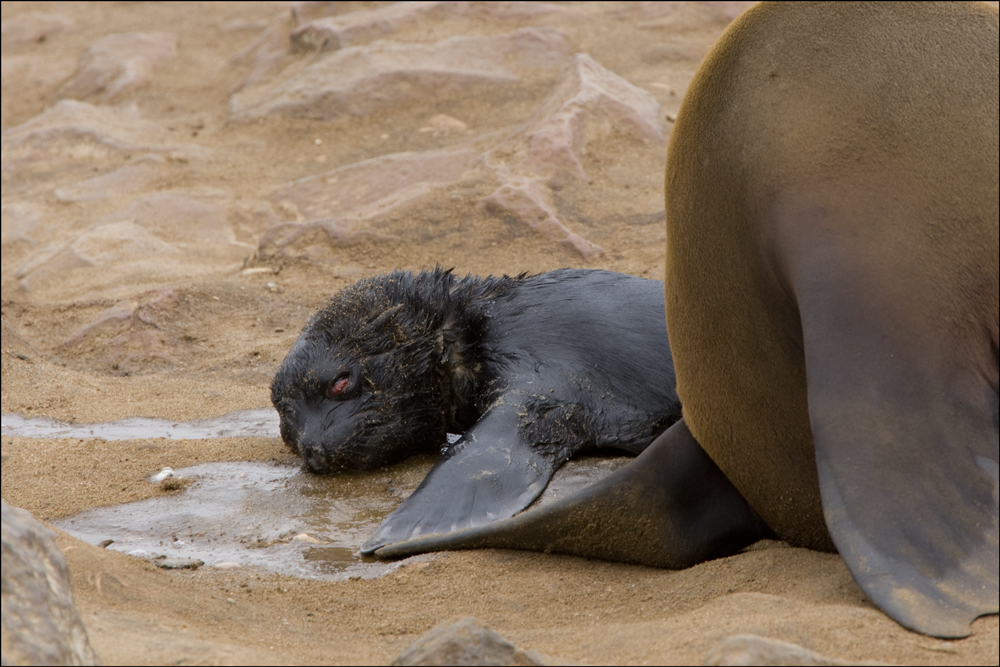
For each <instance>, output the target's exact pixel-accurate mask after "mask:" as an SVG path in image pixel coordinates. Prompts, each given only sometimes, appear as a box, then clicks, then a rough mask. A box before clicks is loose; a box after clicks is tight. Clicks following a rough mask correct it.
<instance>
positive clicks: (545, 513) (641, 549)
mask: <svg viewBox="0 0 1000 667" xmlns="http://www.w3.org/2000/svg"><path fill="white" fill-rule="evenodd" d="M773 536H774V534H773V533H772V532H771V530H770V529H769V528H768V527H767V526H766V524H764V522H763V521H762V520H761V518H760V516H759V515H758V514H757V513H756V512H755V511H754V510H753V508H751V507H750V505H749V504H747V502H746V500H744V499H743V497H742V496H741V495H740V494H739V492H738V491H737V490H736V489H735V488H734V487H733V485H732V484H731V483H730V482H729V480H728V479H726V477H725V475H723V474H722V472H721V471H720V470H719V468H718V466H716V465H715V464H714V463H713V462H712V460H711V459H710V458H708V456H707V455H706V454H705V452H704V450H702V449H701V447H699V446H698V443H697V442H695V440H694V438H692V437H691V432H690V431H689V430H688V429H687V427H686V426H685V425H684V422H683V421H679V422H677V423H675V424H674V425H673V426H671V427H670V428H669V429H667V431H666V432H665V433H664V434H663V435H661V436H660V437H659V438H657V439H656V440H655V441H654V442H653V443H652V444H651V445H650V446H649V447H648V448H646V450H645V451H644V452H643V453H642V454H640V455H639V456H638V457H637V458H636V459H635V461H632V462H630V463H628V464H627V465H625V466H623V467H622V468H620V469H618V470H617V471H615V472H614V473H612V474H611V475H609V476H607V477H605V478H604V479H602V480H601V481H599V482H596V483H594V484H591V485H590V486H588V487H586V488H585V489H582V490H580V491H577V492H576V493H574V494H571V495H570V496H567V497H566V498H563V499H561V500H559V501H556V502H554V503H552V504H551V505H546V506H543V507H540V508H534V509H529V510H528V511H526V512H524V513H522V514H519V515H518V516H515V517H514V518H512V519H507V520H505V521H498V522H495V523H492V524H488V525H484V526H479V527H476V528H469V529H466V530H459V531H455V532H451V533H439V534H436V535H425V536H422V537H419V538H416V539H411V540H407V541H403V542H397V543H394V544H390V545H388V546H384V547H382V548H380V549H378V550H377V551H375V555H376V556H378V557H379V558H399V557H403V556H409V555H411V554H415V553H424V552H428V551H442V550H445V549H478V548H483V547H494V548H506V549H527V550H532V551H545V552H553V553H564V554H572V555H576V556H586V557H589V558H602V559H605V560H613V561H620V562H626V563H636V564H640V565H649V566H653V567H666V568H683V567H689V566H691V565H694V564H695V563H699V562H701V561H704V560H707V559H711V558H718V557H721V556H727V555H730V554H733V553H735V552H737V551H738V550H739V549H741V548H743V547H745V546H747V545H748V544H751V543H753V542H755V541H757V540H759V539H763V538H768V537H773Z"/></svg>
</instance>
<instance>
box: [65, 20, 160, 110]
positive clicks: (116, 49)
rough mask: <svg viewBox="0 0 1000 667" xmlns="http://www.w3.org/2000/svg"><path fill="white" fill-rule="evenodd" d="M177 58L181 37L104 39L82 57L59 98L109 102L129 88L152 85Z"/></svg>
mask: <svg viewBox="0 0 1000 667" xmlns="http://www.w3.org/2000/svg"><path fill="white" fill-rule="evenodd" d="M176 56H177V35H174V34H172V33H166V32H125V33H118V34H114V35H106V36H104V37H101V38H100V39H98V40H97V41H95V42H92V43H91V44H90V46H88V47H87V49H86V50H85V51H84V52H83V54H82V55H81V56H80V63H79V65H78V67H77V71H76V73H75V74H74V75H73V77H72V78H71V79H70V80H69V81H67V82H66V83H64V84H63V85H62V87H60V88H59V92H58V96H59V97H61V98H70V99H77V100H86V99H94V100H99V101H101V102H109V101H112V100H113V99H115V98H116V97H118V96H119V95H120V94H121V93H122V92H124V91H126V90H128V89H129V88H137V87H139V86H142V85H145V84H147V83H149V81H150V80H151V78H152V76H153V71H154V70H155V69H156V68H157V67H159V66H161V65H163V64H164V63H165V62H167V61H169V60H170V59H172V58H174V57H176Z"/></svg>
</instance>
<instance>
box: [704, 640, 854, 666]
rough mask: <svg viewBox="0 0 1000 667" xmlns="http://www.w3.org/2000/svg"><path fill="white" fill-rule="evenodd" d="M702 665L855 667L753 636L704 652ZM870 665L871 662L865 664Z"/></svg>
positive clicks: (803, 649) (799, 647) (793, 645)
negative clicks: (838, 666) (842, 666)
mask: <svg viewBox="0 0 1000 667" xmlns="http://www.w3.org/2000/svg"><path fill="white" fill-rule="evenodd" d="M702 664H703V665H857V664H866V663H858V662H847V661H845V660H836V659H834V658H827V657H826V656H823V655H820V654H819V653H814V652H813V651H810V650H809V649H806V648H803V647H801V646H798V645H796V644H789V643H788V642H783V641H778V640H777V639H767V638H766V637H758V636H756V635H733V636H732V637H727V638H726V639H723V640H722V641H720V642H719V643H717V644H716V645H715V646H713V647H712V649H711V650H710V651H709V652H708V655H707V656H705V662H703V663H702ZM867 664H873V663H867Z"/></svg>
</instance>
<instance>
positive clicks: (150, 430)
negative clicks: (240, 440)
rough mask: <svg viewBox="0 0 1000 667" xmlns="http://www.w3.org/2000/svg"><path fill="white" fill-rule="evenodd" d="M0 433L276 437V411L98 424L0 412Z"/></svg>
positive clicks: (119, 437) (110, 437) (130, 437)
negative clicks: (204, 417) (178, 419)
mask: <svg viewBox="0 0 1000 667" xmlns="http://www.w3.org/2000/svg"><path fill="white" fill-rule="evenodd" d="M0 435H5V436H21V437H26V438H101V439H103V440H137V439H139V438H168V439H170V440H184V439H186V440H205V439H207V438H231V437H236V436H264V437H268V438H277V437H280V435H279V433H278V413H277V412H275V411H274V409H273V408H258V409H255V410H240V411H239V412H230V413H229V414H225V415H222V416H221V417H209V418H206V419H193V420H191V421H187V422H178V421H171V420H169V419H154V418H151V417H129V418H128V419H122V420H119V421H115V422H105V423H102V424H76V423H73V422H61V421H56V420H54V419H46V418H44V417H22V416H21V415H15V414H6V415H2V416H0Z"/></svg>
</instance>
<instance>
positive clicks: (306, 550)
mask: <svg viewBox="0 0 1000 667" xmlns="http://www.w3.org/2000/svg"><path fill="white" fill-rule="evenodd" d="M431 465H432V460H431V459H430V458H429V457H416V458H414V459H411V460H410V461H407V462H404V463H403V464H401V465H399V466H395V467H393V468H392V469H391V470H388V471H379V472H376V473H368V474H359V475H340V476H337V477H319V476H316V475H312V474H310V473H307V472H305V471H303V470H302V468H301V467H299V466H288V465H273V464H268V463H206V464H202V465H198V466H193V467H190V468H183V469H179V470H175V471H174V475H175V478H177V477H179V478H182V479H184V480H186V481H190V482H191V483H190V485H189V486H187V487H186V488H184V489H183V490H182V491H178V492H176V493H173V494H171V495H166V496H159V497H156V498H150V499H148V500H142V501H138V502H134V503H128V504H125V505H118V506H114V507H102V508H94V509H90V510H87V511H85V512H83V513H81V514H78V515H76V516H73V517H69V518H66V519H61V520H58V521H56V522H54V523H55V524H56V525H57V526H59V527H60V528H62V529H63V530H65V531H66V532H68V533H70V534H71V535H73V536H75V537H77V538H79V539H81V540H83V541H85V542H88V543H90V544H100V543H101V542H103V541H105V540H114V541H113V542H112V543H111V544H110V545H109V546H108V548H109V549H115V550H117V551H122V552H125V553H128V554H131V555H134V556H137V557H140V558H147V559H150V560H152V561H153V562H163V561H166V562H168V563H178V562H183V561H185V560H186V559H196V560H200V561H202V562H204V563H205V565H207V566H215V567H218V566H222V567H235V566H236V565H238V566H255V567H259V568H261V569H264V570H268V571H271V572H280V573H283V574H289V575H293V576H299V577H309V578H347V577H353V576H360V577H363V578H371V577H377V576H380V575H382V574H385V573H387V572H389V571H391V570H392V569H395V568H396V567H398V563H381V562H377V561H374V560H369V559H364V560H363V559H362V558H361V557H360V556H358V555H357V549H358V546H360V544H361V543H362V542H364V541H365V539H367V538H368V536H369V535H371V533H372V532H374V530H375V528H376V527H377V526H378V525H379V523H381V521H382V519H383V518H385V516H386V515H387V514H389V512H391V511H392V510H393V509H394V508H395V507H396V505H398V504H399V502H400V500H402V498H404V497H405V496H407V495H409V494H410V493H411V492H412V491H413V489H415V488H416V486H417V484H419V482H420V480H421V479H423V477H424V475H425V474H426V472H427V470H428V469H429V468H430V466H431Z"/></svg>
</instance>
